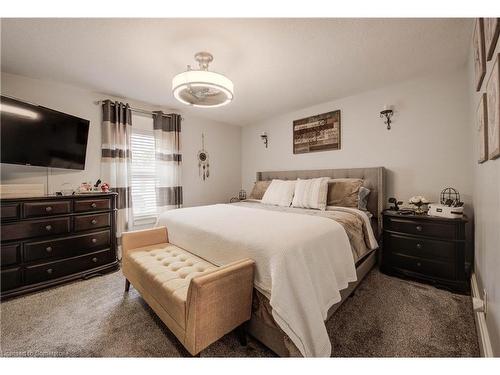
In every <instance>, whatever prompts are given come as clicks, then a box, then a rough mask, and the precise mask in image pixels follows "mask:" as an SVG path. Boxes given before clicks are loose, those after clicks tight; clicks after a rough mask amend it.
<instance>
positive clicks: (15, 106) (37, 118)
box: [0, 96, 90, 169]
mask: <svg viewBox="0 0 500 375" xmlns="http://www.w3.org/2000/svg"><path fill="white" fill-rule="evenodd" d="M0 98H1V101H0V112H1V113H0V116H1V117H0V121H1V122H0V138H1V142H0V143H1V151H0V153H1V162H2V163H9V164H23V165H36V166H41V167H52V168H67V169H85V155H86V151H87V138H88V133H89V124H90V123H89V121H88V120H85V119H82V118H79V117H75V116H71V115H68V114H66V113H62V112H58V111H54V110H53V109H49V108H45V107H42V106H37V105H33V104H29V103H25V102H22V101H19V100H16V99H12V98H9V97H5V96H1V97H0Z"/></svg>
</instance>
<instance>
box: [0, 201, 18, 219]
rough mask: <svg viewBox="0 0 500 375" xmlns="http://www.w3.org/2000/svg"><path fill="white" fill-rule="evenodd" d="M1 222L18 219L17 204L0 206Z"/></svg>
mask: <svg viewBox="0 0 500 375" xmlns="http://www.w3.org/2000/svg"><path fill="white" fill-rule="evenodd" d="M1 207H2V209H1V210H2V211H1V213H0V214H1V216H2V221H4V220H12V219H17V218H18V217H19V203H13V204H2V206H1Z"/></svg>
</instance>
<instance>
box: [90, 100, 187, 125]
mask: <svg viewBox="0 0 500 375" xmlns="http://www.w3.org/2000/svg"><path fill="white" fill-rule="evenodd" d="M104 102H105V100H98V101H95V102H94V104H96V105H101V104H102V103H104ZM111 104H114V102H113V101H111ZM130 110H131V111H132V112H137V113H143V114H145V115H149V116H153V111H147V110H145V109H140V108H132V107H130ZM155 112H156V111H155ZM163 116H165V117H172V116H170V115H167V114H164V115H163ZM181 120H184V117H182V116H181Z"/></svg>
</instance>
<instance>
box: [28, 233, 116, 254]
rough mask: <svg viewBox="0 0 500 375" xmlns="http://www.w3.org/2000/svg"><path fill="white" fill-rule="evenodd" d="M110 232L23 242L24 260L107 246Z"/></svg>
mask: <svg viewBox="0 0 500 375" xmlns="http://www.w3.org/2000/svg"><path fill="white" fill-rule="evenodd" d="M110 245H111V243H110V232H109V230H108V231H102V232H96V233H90V234H84V235H79V236H72V237H69V238H63V239H55V240H49V241H40V242H29V243H25V244H24V260H25V262H32V261H35V260H38V259H44V258H56V257H66V258H67V257H71V256H76V255H81V254H84V253H89V252H91V251H96V250H99V249H103V248H106V247H109V246H110Z"/></svg>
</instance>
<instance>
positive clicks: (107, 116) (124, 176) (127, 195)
mask: <svg viewBox="0 0 500 375" xmlns="http://www.w3.org/2000/svg"><path fill="white" fill-rule="evenodd" d="M131 133H132V112H131V110H130V106H129V105H128V104H124V103H120V102H111V101H110V100H106V101H104V103H103V104H102V146H101V176H102V178H101V179H102V181H103V182H107V183H108V184H109V185H110V188H111V190H112V191H114V192H117V193H118V198H117V208H118V214H117V223H116V224H117V226H116V229H117V231H116V236H117V237H118V244H119V245H120V246H119V250H121V234H122V233H123V232H126V231H127V230H129V222H130V221H131V220H132V198H131V189H130V176H131V174H130V168H131V161H132V155H131V154H132V152H131V143H130V137H131ZM119 252H120V254H119V259H120V258H121V251H119Z"/></svg>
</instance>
